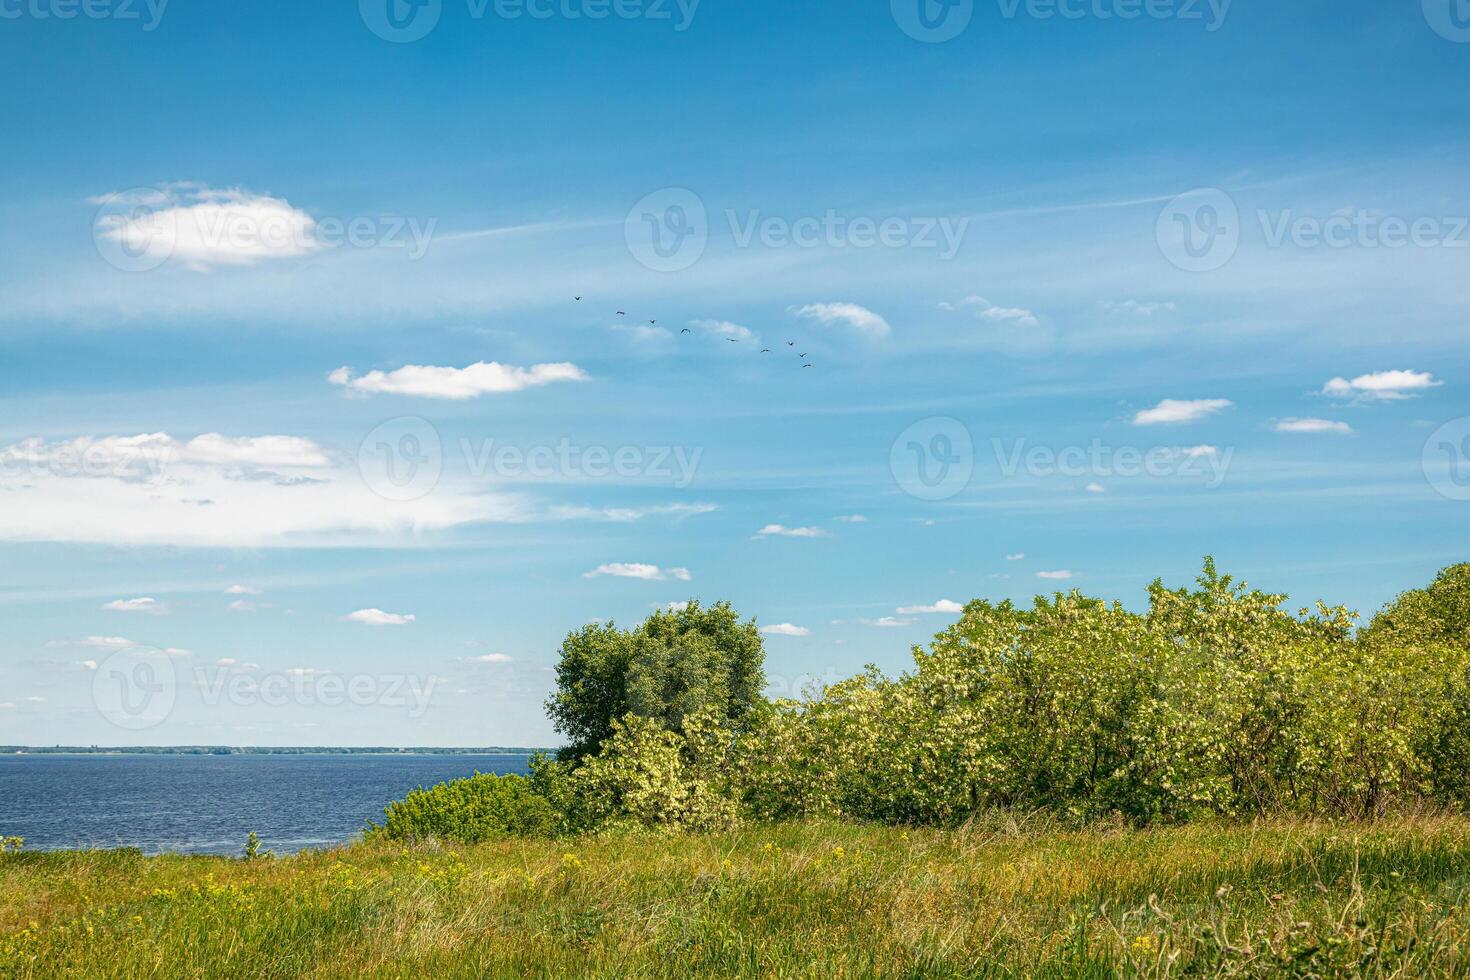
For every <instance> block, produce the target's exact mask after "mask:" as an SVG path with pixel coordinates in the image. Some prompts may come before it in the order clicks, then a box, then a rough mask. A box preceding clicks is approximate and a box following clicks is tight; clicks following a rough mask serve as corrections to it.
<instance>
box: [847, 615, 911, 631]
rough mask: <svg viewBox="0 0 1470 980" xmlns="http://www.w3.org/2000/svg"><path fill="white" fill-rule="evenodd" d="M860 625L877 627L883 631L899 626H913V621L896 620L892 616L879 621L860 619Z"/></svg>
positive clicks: (881, 618) (883, 617)
mask: <svg viewBox="0 0 1470 980" xmlns="http://www.w3.org/2000/svg"><path fill="white" fill-rule="evenodd" d="M858 622H859V623H862V624H863V625H864V626H877V627H880V628H882V629H893V628H894V627H897V626H912V625H913V622H914V621H913V620H912V619H894V618H893V617H892V616H881V617H879V618H878V619H860V620H858Z"/></svg>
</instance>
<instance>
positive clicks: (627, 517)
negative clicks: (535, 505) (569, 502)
mask: <svg viewBox="0 0 1470 980" xmlns="http://www.w3.org/2000/svg"><path fill="white" fill-rule="evenodd" d="M719 509H720V508H719V507H718V506H716V505H715V504H704V503H699V504H657V505H654V506H651V507H573V506H556V507H552V508H550V510H549V511H548V513H549V515H550V516H551V517H552V519H553V520H566V521H607V522H608V523H611V524H632V523H634V522H636V521H641V520H643V519H644V518H647V517H673V518H677V519H679V520H683V519H684V518H686V517H697V516H699V515H700V514H712V513H714V512H715V511H717V510H719Z"/></svg>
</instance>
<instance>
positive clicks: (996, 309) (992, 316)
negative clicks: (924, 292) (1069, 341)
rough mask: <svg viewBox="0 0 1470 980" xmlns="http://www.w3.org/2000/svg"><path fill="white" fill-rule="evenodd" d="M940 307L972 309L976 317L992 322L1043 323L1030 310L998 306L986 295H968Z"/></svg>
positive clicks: (946, 310)
mask: <svg viewBox="0 0 1470 980" xmlns="http://www.w3.org/2000/svg"><path fill="white" fill-rule="evenodd" d="M939 308H940V309H941V310H944V311H945V312H948V313H953V312H955V311H958V310H962V309H972V310H974V311H975V316H976V317H978V318H979V319H981V320H989V321H991V322H992V323H1014V324H1017V325H1018V326H1022V327H1035V326H1040V324H1041V320H1040V319H1038V318H1037V316H1036V314H1035V313H1032V312H1031V311H1030V310H1027V309H1022V308H1021V307H1018V306H997V305H996V304H994V303H992V302H990V300H988V299H986V298H985V297H984V296H966V297H965V298H964V299H962V300H960V301H959V302H958V303H940V304H939Z"/></svg>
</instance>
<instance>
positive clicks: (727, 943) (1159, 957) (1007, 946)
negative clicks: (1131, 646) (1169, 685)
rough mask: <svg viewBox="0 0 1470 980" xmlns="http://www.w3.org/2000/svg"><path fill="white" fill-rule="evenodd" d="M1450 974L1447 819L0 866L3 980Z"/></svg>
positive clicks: (771, 837) (730, 838)
mask: <svg viewBox="0 0 1470 980" xmlns="http://www.w3.org/2000/svg"><path fill="white" fill-rule="evenodd" d="M1278 974H1280V975H1295V976H1337V975H1364V976H1400V977H1422V976H1456V975H1465V974H1470V821H1467V820H1464V819H1460V818H1450V817H1420V818H1412V819H1411V818H1399V819H1394V820H1390V821H1384V822H1379V823H1375V824H1372V825H1330V824H1315V823H1300V822H1269V823H1262V824H1259V825H1254V826H1239V825H1237V826H1231V827H1222V826H1217V827H1211V826H1205V825H1195V826H1189V827H1184V828H1178V829H1162V830H1148V831H1133V830H1126V829H1090V830H1081V831H1069V830H1064V829H1061V828H1058V827H1056V826H1052V825H1047V824H1044V823H1041V822H1023V823H1021V824H1016V823H1013V822H1011V821H1009V820H1003V819H996V820H994V821H992V822H989V823H985V824H977V825H973V826H970V827H968V828H965V829H962V830H956V831H935V830H912V831H907V832H905V831H903V830H900V829H893V828H882V827H868V826H851V825H844V824H836V823H820V822H807V823H797V824H785V825H773V826H758V827H750V828H747V829H744V830H740V831H738V832H730V833H724V834H713V835H705V836H654V835H648V836H604V837H591V838H583V839H578V840H575V841H563V842H532V841H514V842H503V843H497V844H488V845H482V846H479V847H440V846H437V845H421V846H415V847H410V848H403V847H395V846H389V845H381V844H372V845H356V846H352V847H347V848H343V849H340V850H334V851H327V852H318V853H311V854H305V855H301V856H298V857H292V858H277V859H269V858H266V859H258V860H255V861H248V862H247V861H243V860H233V859H226V858H205V857H160V858H145V857H142V856H139V855H138V854H136V853H133V852H128V851H111V852H107V851H100V852H90V853H76V852H67V853H49V854H47V853H24V852H22V853H20V854H10V855H5V856H4V857H0V976H6V977H10V976H19V977H56V976H77V977H82V976H86V977H97V976H128V977H143V976H150V977H152V976H166V977H174V976H190V977H218V976H232V977H233V976H251V977H294V976H313V977H352V976H362V975H368V976H404V977H410V976H412V977H419V976H507V977H509V976H538V977H567V976H598V977H626V976H647V977H678V978H684V977H690V976H762V977H768V976H809V977H854V976H910V977H919V976H923V977H931V976H932V977H943V976H1015V977H1031V976H1113V975H1144V976H1168V975H1196V976H1197V975H1212V976H1213V975H1227V976H1230V975H1238V976H1260V975H1278Z"/></svg>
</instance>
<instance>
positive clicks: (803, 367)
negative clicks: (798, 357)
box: [801, 364, 811, 371]
mask: <svg viewBox="0 0 1470 980" xmlns="http://www.w3.org/2000/svg"><path fill="white" fill-rule="evenodd" d="M809 367H811V365H810V364H803V365H802V366H801V369H802V370H803V371H805V370H806V369H807V368H809Z"/></svg>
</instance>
